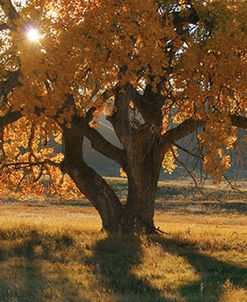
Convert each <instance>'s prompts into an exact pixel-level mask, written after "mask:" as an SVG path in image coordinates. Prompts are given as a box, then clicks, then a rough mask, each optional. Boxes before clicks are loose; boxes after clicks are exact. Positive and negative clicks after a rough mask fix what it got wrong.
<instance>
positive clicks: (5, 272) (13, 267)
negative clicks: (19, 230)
mask: <svg viewBox="0 0 247 302" xmlns="http://www.w3.org/2000/svg"><path fill="white" fill-rule="evenodd" d="M1 239H7V238H1ZM6 241H7V240H5V242H6ZM8 241H9V242H8V244H9V246H8V247H4V246H1V247H0V264H3V263H6V266H5V267H4V269H2V270H1V271H0V301H4V302H10V301H11V302H13V301H18V302H34V301H35V302H43V301H47V298H48V299H49V298H52V297H54V298H57V297H58V295H59V296H61V297H63V298H62V299H63V300H61V301H72V300H69V299H67V297H66V294H67V293H68V295H70V291H71V288H74V287H75V286H74V285H73V284H72V283H71V282H70V280H69V279H68V278H66V276H65V274H64V272H59V271H58V272H57V275H58V277H57V278H56V279H52V280H50V276H49V274H46V272H45V271H44V268H42V267H41V261H43V263H44V262H45V261H47V263H49V265H50V264H51V265H53V264H59V263H64V261H66V259H63V252H64V251H65V250H66V248H69V247H70V246H72V245H73V243H74V242H73V239H72V238H70V237H69V236H67V235H49V236H48V237H45V236H44V235H43V234H40V233H38V232H37V231H32V232H30V233H28V234H27V235H26V236H25V238H19V237H18V238H15V237H14V236H13V238H10V239H9V240H8ZM1 244H2V243H1ZM8 264H9V266H7V265H8ZM61 280H65V282H61ZM55 287H56V288H55ZM67 289H68V290H67ZM73 296H74V300H73V301H82V300H81V298H80V297H79V295H77V293H76V292H73ZM56 301H58V300H56ZM85 301H86V300H85Z"/></svg>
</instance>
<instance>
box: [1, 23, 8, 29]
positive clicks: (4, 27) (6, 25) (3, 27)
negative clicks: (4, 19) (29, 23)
mask: <svg viewBox="0 0 247 302" xmlns="http://www.w3.org/2000/svg"><path fill="white" fill-rule="evenodd" d="M6 29H9V25H8V24H5V23H2V24H0V31H3V30H6Z"/></svg>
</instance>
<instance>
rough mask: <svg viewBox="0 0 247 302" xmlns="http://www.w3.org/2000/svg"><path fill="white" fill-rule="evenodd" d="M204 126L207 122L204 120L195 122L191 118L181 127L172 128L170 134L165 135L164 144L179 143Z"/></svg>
mask: <svg viewBox="0 0 247 302" xmlns="http://www.w3.org/2000/svg"><path fill="white" fill-rule="evenodd" d="M204 124H205V122H204V121H202V120H194V119H192V118H190V119H188V120H186V121H184V122H183V123H181V124H180V125H179V126H177V127H175V128H172V129H170V130H169V131H168V132H166V133H165V134H164V135H163V141H164V143H166V142H167V141H168V142H171V143H173V142H175V141H178V140H180V139H182V138H184V137H185V136H187V135H189V134H191V133H193V132H194V131H195V130H196V129H198V128H200V127H203V125H204Z"/></svg>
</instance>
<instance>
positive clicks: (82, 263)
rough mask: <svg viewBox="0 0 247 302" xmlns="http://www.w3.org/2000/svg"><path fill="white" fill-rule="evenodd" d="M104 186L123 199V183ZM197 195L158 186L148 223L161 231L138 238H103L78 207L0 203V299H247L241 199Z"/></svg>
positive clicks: (246, 212) (246, 214)
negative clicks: (152, 220)
mask: <svg viewBox="0 0 247 302" xmlns="http://www.w3.org/2000/svg"><path fill="white" fill-rule="evenodd" d="M110 181H111V182H112V184H113V185H114V186H115V187H116V189H117V191H118V194H119V195H120V196H122V197H123V198H124V194H126V185H125V183H124V182H123V181H119V180H116V179H115V180H110ZM242 186H243V191H244V187H245V184H242ZM205 190H206V191H207V194H209V195H210V196H211V197H212V200H203V198H201V197H200V195H198V192H196V191H194V189H193V188H192V187H191V186H189V184H188V183H185V182H180V183H179V184H178V185H177V184H176V185H175V184H174V183H169V184H168V183H161V184H160V187H159V191H158V196H157V211H156V217H155V220H156V225H157V226H159V227H160V228H161V229H162V230H164V231H165V232H166V233H167V234H163V235H161V236H153V237H142V238H138V237H133V238H128V237H123V236H122V237H115V238H114V237H113V238H108V237H107V236H106V235H105V234H104V233H102V232H100V228H101V225H100V220H99V218H98V216H97V213H96V212H95V211H94V209H93V208H91V207H90V206H88V203H87V202H86V201H83V202H82V203H81V204H80V203H78V202H75V203H73V202H70V203H68V205H67V204H66V202H60V203H59V201H56V202H55V201H50V202H49V203H47V202H37V203H35V202H33V201H32V202H31V201H27V202H26V203H18V202H13V201H11V200H9V201H5V202H2V203H1V204H0V302H6V301H8V302H10V301H11V302H17V301H18V302H39V301H42V302H43V301H52V302H53V301H54V302H60V301H61V302H63V301H64V302H67V301H75V302H77V301H106V302H110V301H112V302H113V301H126V302H134V301H136V302H137V301H150V302H151V301H164V302H166V301H167V302H168V301H169V302H171V301H181V302H182V301H185V302H197V301H198V302H201V301H204V302H214V301H219V302H227V301H228V302H230V301H233V302H237V301H240V302H242V301H247V201H246V199H245V194H243V193H239V192H233V191H231V192H230V191H228V190H227V189H225V188H222V190H221V191H220V190H215V188H214V187H213V186H210V185H209V186H208V187H207V188H205ZM121 194H122V195H121ZM218 199H224V200H225V202H224V203H222V202H221V203H219V202H218V201H217V200H218Z"/></svg>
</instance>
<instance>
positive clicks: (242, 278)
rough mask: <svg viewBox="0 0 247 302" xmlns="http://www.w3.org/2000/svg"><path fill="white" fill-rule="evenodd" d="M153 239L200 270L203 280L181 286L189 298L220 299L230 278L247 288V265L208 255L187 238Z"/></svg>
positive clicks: (197, 299) (191, 300)
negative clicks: (242, 265) (181, 239)
mask: <svg viewBox="0 0 247 302" xmlns="http://www.w3.org/2000/svg"><path fill="white" fill-rule="evenodd" d="M152 241H153V242H155V243H158V244H159V245H160V246H161V247H163V248H164V250H165V251H168V252H170V253H172V254H174V255H177V256H181V257H183V258H185V259H186V260H187V261H188V263H190V264H191V265H192V267H193V268H194V269H195V270H196V271H197V272H198V273H199V275H200V280H198V281H196V282H191V283H188V284H186V285H184V286H182V287H181V288H180V293H181V295H182V297H183V298H184V299H185V301H188V302H193V301H195V302H197V301H200V302H201V301H204V302H209V301H210V302H217V301H219V299H220V295H221V294H222V288H223V285H224V283H225V282H226V281H227V280H229V281H230V282H231V283H233V285H234V286H236V287H239V288H243V289H247V269H246V268H243V267H241V266H239V265H237V264H231V263H228V262H225V261H222V260H218V259H216V258H214V257H212V256H208V255H205V254H203V253H201V252H200V251H198V249H197V248H196V247H194V246H192V245H191V243H190V242H187V241H179V240H175V239H166V238H161V237H154V238H152ZM241 301H242V300H241Z"/></svg>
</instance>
